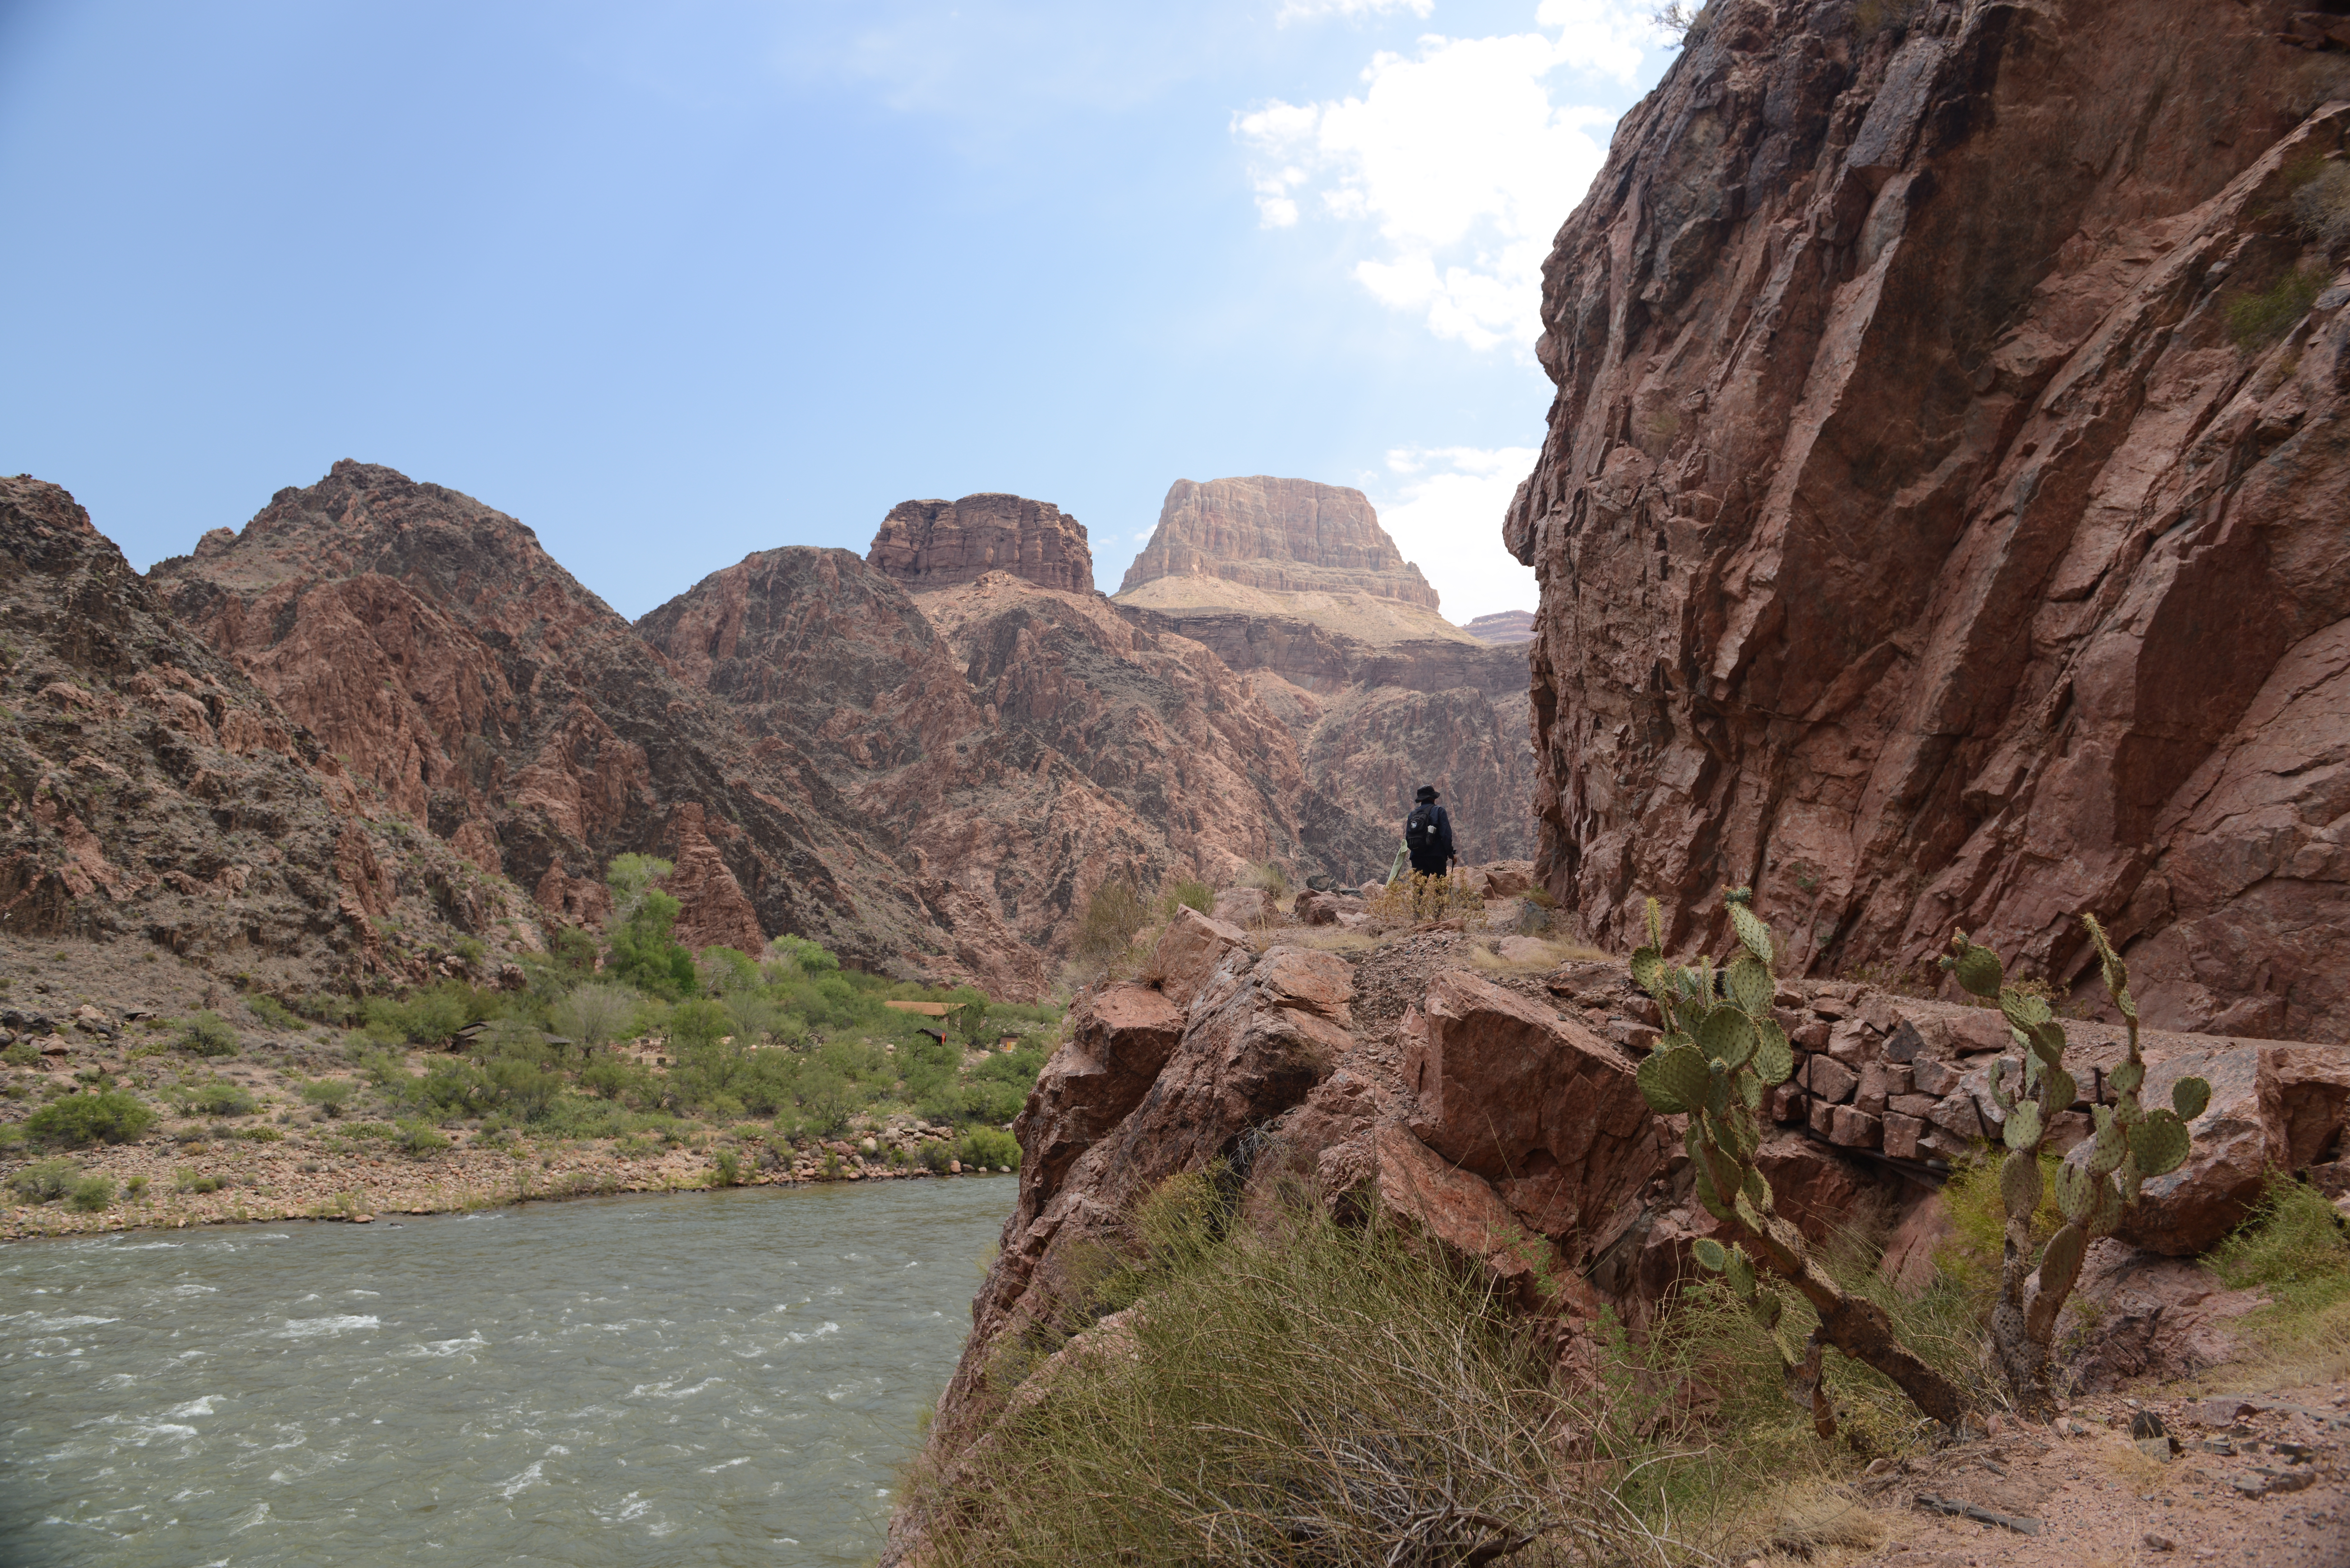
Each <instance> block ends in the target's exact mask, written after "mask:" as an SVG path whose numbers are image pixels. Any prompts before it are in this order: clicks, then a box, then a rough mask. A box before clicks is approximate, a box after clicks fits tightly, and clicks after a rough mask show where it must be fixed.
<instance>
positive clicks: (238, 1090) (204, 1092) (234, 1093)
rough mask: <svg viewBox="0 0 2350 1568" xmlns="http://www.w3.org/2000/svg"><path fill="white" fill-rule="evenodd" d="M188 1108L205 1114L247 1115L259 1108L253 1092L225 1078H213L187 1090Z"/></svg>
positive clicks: (198, 1113) (200, 1114)
mask: <svg viewBox="0 0 2350 1568" xmlns="http://www.w3.org/2000/svg"><path fill="white" fill-rule="evenodd" d="M186 1105H187V1107H188V1109H190V1110H192V1111H193V1112H195V1113H196V1114H197V1115H199V1116H251V1115H252V1114H253V1113H254V1112H255V1110H256V1109H258V1108H259V1106H260V1102H259V1101H257V1100H255V1098H254V1097H253V1092H252V1091H251V1090H249V1089H247V1088H245V1087H244V1086H243V1085H238V1084H232V1083H230V1082H229V1081H228V1080H227V1079H225V1078H213V1079H212V1080H210V1081H208V1082H206V1083H202V1084H199V1085H196V1086H195V1087H194V1088H192V1089H191V1090H189V1091H188V1092H187V1097H186Z"/></svg>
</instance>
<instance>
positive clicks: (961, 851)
mask: <svg viewBox="0 0 2350 1568" xmlns="http://www.w3.org/2000/svg"><path fill="white" fill-rule="evenodd" d="M1028 505H1034V504H1033V503H1029V504H1028ZM903 511H904V508H902V507H901V508H899V510H898V512H894V513H892V514H891V515H892V517H897V516H898V515H899V514H900V513H902V512H903ZM889 537H890V524H887V523H885V524H884V525H883V533H882V537H881V539H879V540H877V542H876V545H875V553H876V555H877V556H878V555H879V554H881V553H882V546H883V544H884V543H885V542H886V541H887V540H888V539H889ZM938 575H939V577H941V578H943V579H944V582H943V584H941V582H939V581H936V580H934V579H932V578H931V576H928V575H927V574H926V572H925V571H924V570H923V569H921V568H916V569H915V571H914V575H913V576H911V577H910V580H908V581H906V582H905V583H903V584H901V583H900V582H899V581H894V580H892V579H891V578H890V577H889V576H884V575H883V574H882V572H880V571H879V570H878V569H876V568H875V567H873V566H869V565H868V563H866V562H864V561H860V560H858V558H857V557H856V556H852V555H849V554H847V552H845V551H838V550H814V549H785V550H770V551H764V552H762V553H760V554H758V555H755V556H751V557H749V558H748V559H746V560H744V561H743V562H742V563H741V564H740V565H738V566H731V567H728V568H727V569H726V570H725V571H723V572H719V573H716V574H713V575H712V576H710V577H708V578H705V579H704V580H703V581H702V582H701V583H699V584H697V585H696V586H695V587H693V588H691V590H689V591H688V592H686V593H685V594H682V595H681V596H680V597H677V598H676V599H673V600H671V602H670V603H669V604H667V605H664V606H662V607H660V608H659V609H657V610H655V611H653V612H652V613H651V614H650V615H648V616H647V617H645V618H644V619H643V620H641V621H639V623H638V631H639V634H640V635H641V636H642V637H643V638H644V639H646V641H647V642H648V643H649V644H650V646H651V647H652V648H653V649H656V650H657V651H659V652H660V653H661V654H662V655H664V656H665V657H667V658H668V659H670V660H671V663H672V665H673V666H674V668H675V669H676V670H678V671H679V673H680V674H681V676H683V677H684V679H685V680H687V681H688V682H690V683H691V684H692V685H693V686H695V687H696V688H698V689H699V690H701V691H703V692H706V693H708V695H709V696H710V698H712V700H714V701H718V702H721V703H723V705H724V706H725V708H726V710H727V711H730V712H732V713H733V714H734V715H735V717H736V722H738V723H739V724H741V725H742V727H743V729H744V730H745V732H747V733H748V734H749V735H750V736H751V737H753V739H754V744H755V746H756V748H758V749H760V750H762V751H764V750H765V749H766V748H769V747H771V746H773V747H778V748H782V751H781V752H779V753H778V754H788V755H790V756H791V757H792V758H793V759H794V760H793V763H792V765H793V767H794V769H795V772H797V773H798V774H800V775H802V776H805V777H806V778H809V779H811V780H819V781H821V783H822V785H823V787H824V789H825V791H826V797H827V799H828V800H830V801H832V802H834V803H835V805H834V806H833V809H835V810H837V811H838V812H840V813H843V814H845V816H846V819H847V820H849V821H852V822H855V823H857V824H858V825H860V831H862V832H863V833H864V834H865V835H866V836H868V840H869V841H870V842H871V843H872V844H874V845H876V846H881V847H882V848H883V849H886V850H887V851H888V852H889V854H890V855H892V856H894V857H896V864H897V865H898V866H899V868H900V869H899V875H900V876H902V877H903V878H904V880H905V882H906V884H907V885H908V886H910V888H913V889H915V890H916V892H917V893H918V894H919V896H920V898H922V899H923V900H924V903H925V905H926V907H928V908H931V909H939V910H941V911H944V912H946V913H949V914H951V915H952V916H953V917H954V919H955V921H956V925H955V930H956V933H957V935H956V945H955V948H954V954H955V956H956V958H957V960H958V961H959V962H961V963H962V965H963V966H964V967H965V968H966V969H967V970H968V971H970V972H971V973H972V975H973V976H974V978H977V979H979V980H980V981H981V983H982V984H983V985H985V986H986V987H987V988H988V989H989V990H990V991H991V992H993V993H994V994H998V995H1014V996H1024V995H1029V994H1033V993H1035V992H1039V991H1041V990H1042V989H1043V988H1044V987H1045V985H1046V983H1047V981H1048V979H1049V973H1048V965H1047V963H1046V955H1048V954H1054V953H1057V952H1058V951H1060V950H1062V949H1064V948H1065V946H1066V938H1067V934H1068V929H1069V927H1070V925H1071V922H1072V918H1073V916H1074V915H1075V914H1076V913H1077V912H1078V911H1079V910H1081V909H1082V908H1083V906H1084V903H1085V901H1086V900H1087V898H1090V897H1091V895H1092V894H1093V892H1094V890H1095V889H1096V888H1097V887H1099V886H1100V885H1101V883H1102V882H1103V881H1105V880H1106V879H1108V878H1111V877H1120V878H1126V879H1129V880H1131V881H1132V882H1134V883H1135V885H1136V886H1138V887H1139V888H1141V889H1142V890H1144V891H1145V892H1146V893H1148V892H1151V891H1154V890H1155V889H1156V888H1158V886H1159V883H1160V881H1161V880H1162V879H1164V878H1166V877H1169V876H1170V875H1173V876H1201V875H1206V876H1210V877H1219V878H1222V877H1232V876H1236V875H1238V874H1239V872H1240V871H1241V869H1242V868H1243V867H1245V866H1246V865H1247V864H1249V863H1250V862H1252V861H1256V860H1263V859H1268V858H1280V859H1284V860H1289V861H1295V859H1296V858H1297V857H1298V856H1299V854H1300V845H1299V839H1298V834H1297V828H1296V818H1297V813H1298V802H1299V800H1300V799H1301V797H1302V796H1303V794H1304V793H1305V790H1304V784H1303V780H1302V775H1301V773H1300V768H1299V763H1298V757H1297V752H1296V747H1295V743H1294V742H1292V741H1291V739H1290V737H1289V735H1288V732H1286V731H1285V730H1284V728H1283V727H1282V725H1281V724H1280V723H1279V722H1277V721H1276V720H1275V719H1274V717H1273V716H1272V715H1271V714H1270V713H1268V712H1267V711H1265V710H1264V709H1263V707H1262V706H1261V705H1260V704H1258V703H1257V702H1256V701H1254V700H1253V698H1252V697H1251V695H1250V693H1249V692H1248V691H1247V689H1246V688H1245V686H1244V685H1243V684H1242V682H1241V681H1240V680H1238V679H1237V678H1235V677H1234V676H1233V675H1232V672H1231V671H1230V670H1226V669H1225V668H1224V667H1223V665H1222V662H1221V661H1220V660H1218V659H1216V658H1215V656H1214V655H1213V654H1211V653H1209V652H1208V651H1207V650H1206V649H1202V648H1200V647H1199V646H1198V645H1196V644H1194V643H1191V642H1189V641H1188V640H1186V639H1181V638H1178V637H1172V636H1167V635H1163V634H1154V633H1151V632H1148V631H1142V630H1138V629H1137V628H1134V627H1132V626H1130V625H1129V624H1128V622H1127V621H1125V620H1124V619H1122V618H1120V617H1118V615H1117V614H1116V613H1114V612H1113V611H1111V610H1110V608H1109V607H1108V605H1107V601H1106V600H1104V599H1103V598H1102V597H1101V596H1100V595H1098V594H1095V593H1092V592H1091V591H1089V590H1087V591H1060V590H1055V589H1051V588H1047V587H1040V586H1038V585H1037V584H1035V583H1034V582H1032V581H1030V580H1027V579H1025V578H1023V577H1019V576H1014V575H1012V574H1011V573H1008V572H992V573H989V574H986V575H985V576H981V577H979V578H978V579H977V580H975V581H968V582H966V581H962V580H961V579H962V573H961V570H960V568H959V567H957V566H954V565H953V564H952V563H951V562H948V563H945V564H943V565H941V567H940V569H939V574H938ZM909 587H910V588H913V589H915V590H918V591H917V592H915V593H913V594H909V593H908V592H907V591H906V589H907V588H909ZM812 674H815V675H820V677H821V678H820V679H814V678H812Z"/></svg>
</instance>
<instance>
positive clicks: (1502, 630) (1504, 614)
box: [1461, 610, 1534, 648]
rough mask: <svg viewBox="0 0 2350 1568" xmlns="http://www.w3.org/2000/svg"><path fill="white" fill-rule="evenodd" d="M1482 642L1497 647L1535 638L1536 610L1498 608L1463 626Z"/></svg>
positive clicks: (1504, 646) (1530, 640)
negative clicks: (1490, 613)
mask: <svg viewBox="0 0 2350 1568" xmlns="http://www.w3.org/2000/svg"><path fill="white" fill-rule="evenodd" d="M1461 630H1463V631H1465V632H1467V633H1468V634H1469V635H1470V636H1471V637H1473V638H1475V639H1477V640H1478V641H1480V642H1489V643H1492V644H1493V645H1494V646H1495V647H1497V648H1506V647H1509V646H1512V645H1513V644H1516V643H1521V642H1532V641H1533V640H1534V611H1532V610H1497V611H1495V612H1494V613H1493V614H1492V615H1481V616H1479V617H1478V618H1476V619H1474V620H1472V621H1471V622H1470V623H1469V624H1468V625H1467V626H1464V627H1462V628H1461Z"/></svg>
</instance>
